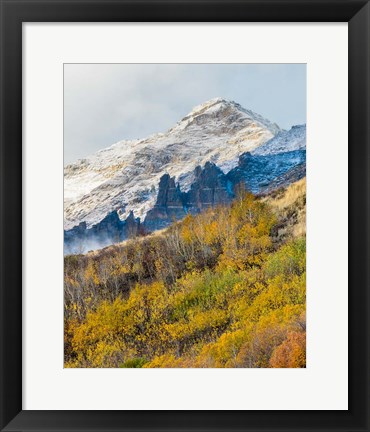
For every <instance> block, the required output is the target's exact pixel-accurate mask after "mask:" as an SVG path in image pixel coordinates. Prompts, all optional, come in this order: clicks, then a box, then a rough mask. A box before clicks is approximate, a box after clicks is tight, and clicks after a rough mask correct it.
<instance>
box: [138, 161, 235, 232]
mask: <svg viewBox="0 0 370 432" xmlns="http://www.w3.org/2000/svg"><path fill="white" fill-rule="evenodd" d="M193 177H194V181H193V183H192V184H191V187H190V190H189V191H188V192H182V191H181V188H180V186H179V184H176V183H175V178H173V177H170V176H169V175H168V174H165V175H163V176H162V177H161V179H160V182H159V187H158V195H157V201H156V203H155V205H154V207H153V209H151V210H149V212H148V213H147V215H146V218H145V221H144V227H145V229H146V230H147V231H154V230H158V229H161V228H164V227H166V226H168V225H169V224H170V223H172V222H174V221H176V220H177V221H178V220H181V219H183V218H184V217H185V215H186V214H187V213H193V214H196V213H199V212H201V211H202V210H204V209H206V208H208V207H213V206H215V205H218V204H225V203H227V202H230V201H231V199H232V198H233V193H232V190H231V187H228V180H227V178H226V176H225V174H224V173H223V172H222V170H221V169H220V168H218V167H217V166H216V165H215V164H213V163H211V162H207V163H206V164H205V166H204V168H202V167H200V166H197V167H196V168H195V170H194V173H193Z"/></svg>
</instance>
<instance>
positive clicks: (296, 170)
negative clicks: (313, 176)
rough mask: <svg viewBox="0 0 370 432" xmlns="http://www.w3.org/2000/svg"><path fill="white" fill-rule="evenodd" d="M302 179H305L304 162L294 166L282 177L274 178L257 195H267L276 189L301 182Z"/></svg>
mask: <svg viewBox="0 0 370 432" xmlns="http://www.w3.org/2000/svg"><path fill="white" fill-rule="evenodd" d="M303 177H306V162H303V163H301V164H299V165H296V166H295V167H293V168H291V169H290V170H289V171H287V172H286V173H284V174H283V175H281V176H279V177H277V178H275V179H274V180H273V181H272V182H271V183H269V184H268V185H267V186H266V187H264V188H262V189H261V191H260V192H259V194H260V195H268V194H270V193H271V192H273V191H276V190H277V189H281V188H285V187H287V186H288V185H290V184H292V183H295V182H297V181H298V180H301V179H302V178H303Z"/></svg>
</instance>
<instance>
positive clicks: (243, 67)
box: [64, 64, 306, 164]
mask: <svg viewBox="0 0 370 432" xmlns="http://www.w3.org/2000/svg"><path fill="white" fill-rule="evenodd" d="M215 97H223V98H225V99H230V100H234V101H235V102H238V103H240V104H241V105H242V106H243V107H245V108H248V109H251V110H253V111H255V112H257V113H259V114H261V115H263V116H264V117H266V118H267V119H269V120H271V121H272V122H275V123H277V124H278V125H279V126H280V127H282V128H285V129H288V128H290V127H291V126H292V125H295V124H302V123H305V122H306V65H303V64H66V65H64V163H65V164H68V163H71V162H75V161H76V160H77V159H80V158H83V157H85V156H88V155H90V154H91V153H93V152H95V151H97V150H100V149H102V148H105V147H108V146H110V145H112V144H114V143H115V142H117V141H120V140H123V139H136V138H145V137H147V136H148V135H150V134H152V133H155V132H165V131H166V130H167V129H169V128H170V127H172V126H173V125H174V124H175V123H176V122H177V121H178V120H180V119H181V118H182V117H184V116H185V115H186V114H187V113H188V112H190V111H191V110H192V108H193V107H194V106H196V105H199V104H201V103H203V102H205V101H207V100H209V99H213V98H215Z"/></svg>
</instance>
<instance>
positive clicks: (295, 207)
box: [262, 178, 306, 240]
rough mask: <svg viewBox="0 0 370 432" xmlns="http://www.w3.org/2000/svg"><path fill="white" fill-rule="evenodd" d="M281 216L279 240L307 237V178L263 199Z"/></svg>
mask: <svg viewBox="0 0 370 432" xmlns="http://www.w3.org/2000/svg"><path fill="white" fill-rule="evenodd" d="M262 200H263V201H264V202H267V203H268V204H269V205H271V207H272V208H273V209H274V210H275V211H276V213H277V214H278V216H279V221H280V223H279V227H278V232H277V237H278V239H279V240H280V239H285V238H287V237H300V236H304V235H306V178H303V179H301V180H298V181H297V182H295V183H293V184H291V185H289V186H288V187H287V188H286V189H280V190H278V191H275V192H273V193H272V194H271V195H269V196H267V197H264V198H263V199H262Z"/></svg>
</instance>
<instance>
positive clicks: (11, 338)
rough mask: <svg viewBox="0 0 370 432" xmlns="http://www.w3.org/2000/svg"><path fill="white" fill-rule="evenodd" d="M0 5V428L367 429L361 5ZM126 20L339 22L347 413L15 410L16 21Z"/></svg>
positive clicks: (353, 0) (119, 1)
mask: <svg viewBox="0 0 370 432" xmlns="http://www.w3.org/2000/svg"><path fill="white" fill-rule="evenodd" d="M0 5H1V10H0V13H1V24H0V25H1V47H0V49H1V68H0V72H1V88H0V92H1V93H0V95H1V108H0V109H1V124H0V131H1V147H0V149H1V154H0V164H1V165H0V181H1V207H0V215H1V219H0V233H1V237H0V240H1V243H0V251H1V252H0V253H1V255H0V278H1V282H0V308H1V321H0V323H1V329H0V331H1V333H0V390H1V406H0V429H1V430H3V431H57V430H58V431H82V430H83V431H89V430H95V431H97V430H99V431H118V430H122V431H154V430H155V431H234V430H235V431H236V430H238V431H241V430H243V431H262V430H263V431H293V430H295V431H329V430H330V431H353V432H354V431H369V430H370V429H369V412H370V410H369V408H370V397H369V396H370V391H369V390H370V386H369V383H370V374H369V372H370V368H369V342H370V334H369V314H370V309H369V270H368V269H369V264H370V261H369V205H370V200H369V192H370V191H369V173H370V169H369V168H370V167H369V162H370V158H369V132H370V131H369V125H370V122H369V104H370V94H369V89H370V86H369V82H370V66H369V65H370V62H369V60H370V39H369V31H370V6H369V3H368V2H367V1H357V0H333V1H329V0H324V1H316V0H312V1H308V0H304V1H301V0H294V1H292V0H283V1H281V0H259V1H258V0H251V1H249V0H230V1H226V0H221V1H220V0H198V1H191V0H189V1H185V0H179V1H176V0H174V1H168V0H167V1H166V0H152V1H149V0H144V1H124V0H115V1H109V0H108V1H104V0H74V1H68V0H65V1H61V0H56V1H53V0H48V1H45V0H43V1H40V0H0ZM130 21H132V22H135V21H141V22H156V21H161V22H212V21H216V22H244V21H245V22H289V21H292V22H348V30H349V179H350V180H349V409H348V411H23V410H22V258H23V256H22V23H23V22H130ZM333 103H334V101H333ZM333 331H335V329H333ZM303 391H304V389H303ZM318 391H320V389H318ZM174 397H175V395H174Z"/></svg>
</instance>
